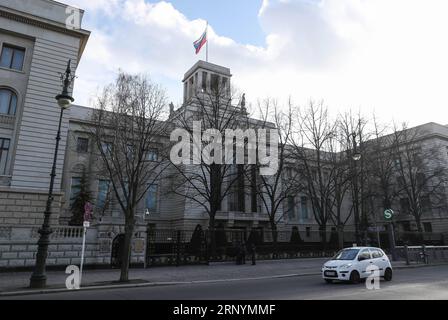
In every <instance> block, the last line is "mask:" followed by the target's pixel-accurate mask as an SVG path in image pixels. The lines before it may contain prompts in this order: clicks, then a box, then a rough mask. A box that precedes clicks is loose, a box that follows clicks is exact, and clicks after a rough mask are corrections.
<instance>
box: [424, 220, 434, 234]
mask: <svg viewBox="0 0 448 320" xmlns="http://www.w3.org/2000/svg"><path fill="white" fill-rule="evenodd" d="M423 229H424V230H425V232H432V224H431V222H423Z"/></svg>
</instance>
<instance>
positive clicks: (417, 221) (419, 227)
mask: <svg viewBox="0 0 448 320" xmlns="http://www.w3.org/2000/svg"><path fill="white" fill-rule="evenodd" d="M414 218H415V224H416V225H417V231H418V236H417V241H418V242H419V245H423V244H424V243H425V241H424V237H423V228H422V221H421V219H420V216H419V215H418V214H417V215H415V216H414Z"/></svg>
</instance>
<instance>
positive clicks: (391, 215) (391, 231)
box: [384, 209, 396, 261]
mask: <svg viewBox="0 0 448 320" xmlns="http://www.w3.org/2000/svg"><path fill="white" fill-rule="evenodd" d="M393 218H394V210H392V209H386V210H384V219H385V220H387V221H389V223H390V225H389V240H390V251H391V254H392V260H393V261H395V260H396V253H395V231H394V222H393Z"/></svg>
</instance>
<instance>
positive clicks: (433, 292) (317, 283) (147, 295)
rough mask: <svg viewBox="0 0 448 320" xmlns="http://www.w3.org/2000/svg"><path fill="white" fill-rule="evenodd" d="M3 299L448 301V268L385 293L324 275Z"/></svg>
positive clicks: (412, 274) (397, 278) (402, 276)
mask: <svg viewBox="0 0 448 320" xmlns="http://www.w3.org/2000/svg"><path fill="white" fill-rule="evenodd" d="M3 299H57V300H66V299H69V300H77V299H88V300H94V299H108V300H109V299H112V300H114V299H118V300H215V299H216V300H223V299H232V300H245V299H247V300H257V299H263V300H296V299H297V300H301V299H305V300H308V299H311V300H314V299H318V300H320V299H343V300H345V299H349V300H357V299H361V300H370V299H385V300H389V299H448V266H447V265H441V266H432V267H424V268H409V269H399V270H395V271H394V279H393V280H392V281H391V282H385V281H381V283H380V289H379V290H368V289H367V288H366V285H365V283H360V284H347V283H333V284H326V283H325V282H324V281H323V280H322V279H321V278H320V277H319V276H300V277H286V278H275V279H260V280H239V281H222V282H212V283H194V284H181V285H167V286H156V287H140V288H126V289H104V290H102V289H101V290H92V291H82V290H81V291H67V292H62V293H51V294H39V295H26V296H15V297H3Z"/></svg>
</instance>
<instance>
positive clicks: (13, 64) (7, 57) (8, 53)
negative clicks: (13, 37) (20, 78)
mask: <svg viewBox="0 0 448 320" xmlns="http://www.w3.org/2000/svg"><path fill="white" fill-rule="evenodd" d="M24 58H25V49H23V48H17V47H13V46H9V45H4V46H3V48H2V54H1V57H0V67H3V68H8V69H14V70H19V71H21V70H22V68H23V60H24Z"/></svg>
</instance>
